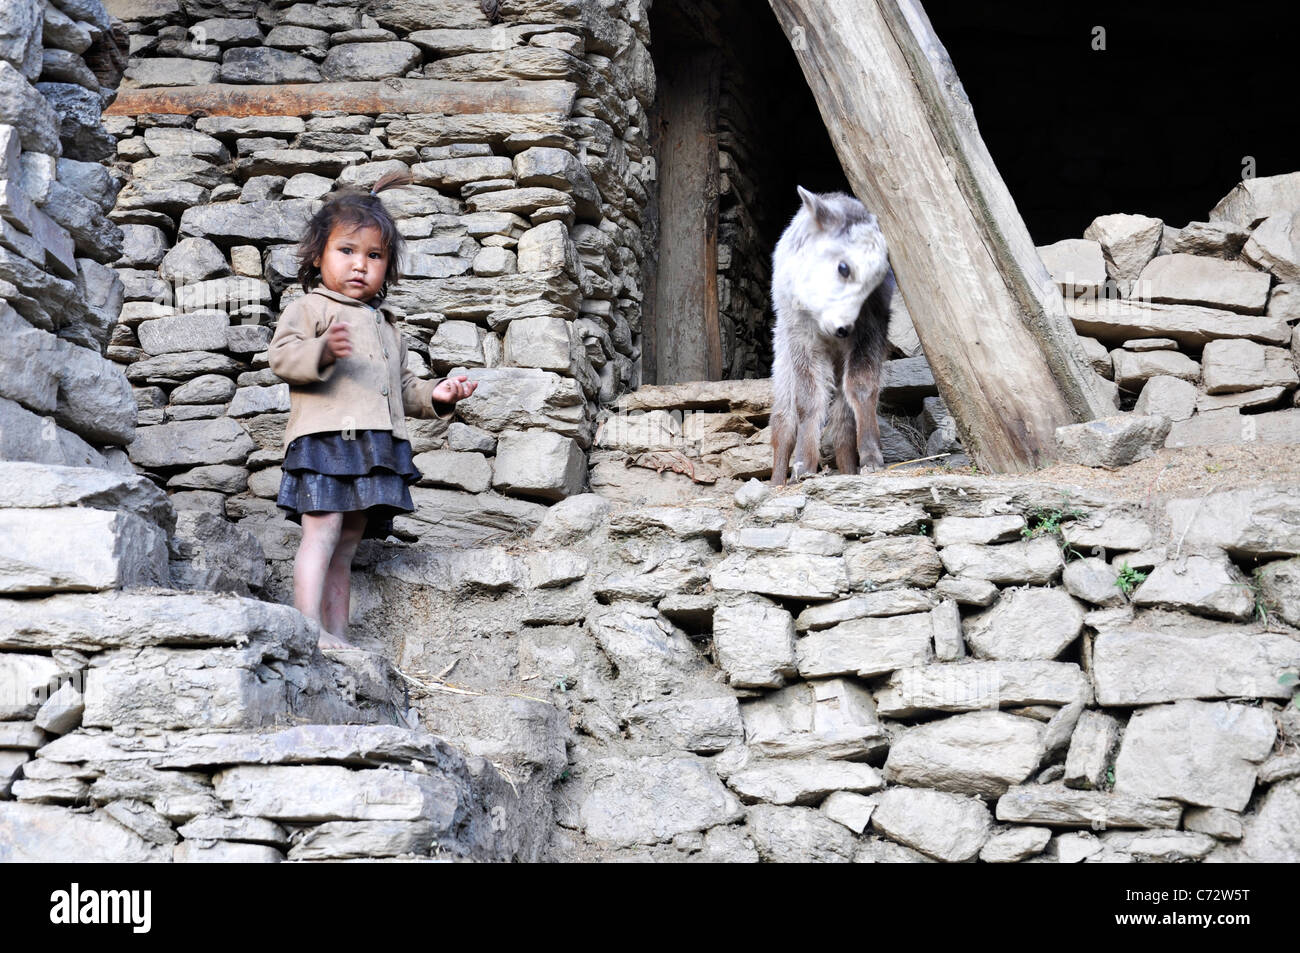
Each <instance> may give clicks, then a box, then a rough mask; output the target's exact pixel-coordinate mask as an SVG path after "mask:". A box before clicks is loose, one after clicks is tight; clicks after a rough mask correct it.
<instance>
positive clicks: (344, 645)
mask: <svg viewBox="0 0 1300 953" xmlns="http://www.w3.org/2000/svg"><path fill="white" fill-rule="evenodd" d="M317 645H319V646H320V648H321V651H324V650H325V649H355V648H356V646H355V645H353V644H352V643H351V642H349V641H348V640H347V639H345V638H344V637H343V636H341V635H334V634H333V633H332V632H329V631H328V630H326V629H324V628H322V629H321V630H320V641H319V642H317Z"/></svg>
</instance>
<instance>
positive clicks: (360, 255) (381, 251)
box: [313, 225, 388, 301]
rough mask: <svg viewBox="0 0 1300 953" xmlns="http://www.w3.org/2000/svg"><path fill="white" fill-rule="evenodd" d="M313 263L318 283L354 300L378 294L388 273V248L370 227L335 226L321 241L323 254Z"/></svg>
mask: <svg viewBox="0 0 1300 953" xmlns="http://www.w3.org/2000/svg"><path fill="white" fill-rule="evenodd" d="M313 264H315V265H316V267H317V268H319V269H320V276H321V284H323V285H324V286H325V287H326V288H328V289H329V290H330V291H337V292H338V293H339V294H345V295H347V296H348V297H349V298H356V299H357V300H358V301H369V300H370V299H371V298H373V297H374V296H375V295H377V294H379V289H380V288H382V287H383V285H384V275H385V274H387V272H388V249H387V248H386V247H384V240H383V233H382V232H380V230H379V229H378V228H377V227H376V226H374V225H359V226H347V225H336V226H334V230H333V231H332V232H330V237H329V238H328V239H326V241H325V252H324V254H322V255H321V257H320V258H318V259H316V261H315V262H313Z"/></svg>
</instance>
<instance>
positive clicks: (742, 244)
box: [643, 0, 851, 383]
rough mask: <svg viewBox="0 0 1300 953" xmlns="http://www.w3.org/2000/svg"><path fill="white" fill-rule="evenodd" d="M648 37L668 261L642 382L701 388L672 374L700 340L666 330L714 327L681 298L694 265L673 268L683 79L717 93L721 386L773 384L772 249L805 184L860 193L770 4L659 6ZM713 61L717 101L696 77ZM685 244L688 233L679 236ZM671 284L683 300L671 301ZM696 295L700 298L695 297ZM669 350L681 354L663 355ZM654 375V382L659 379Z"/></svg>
mask: <svg viewBox="0 0 1300 953" xmlns="http://www.w3.org/2000/svg"><path fill="white" fill-rule="evenodd" d="M650 30H651V37H652V42H651V52H652V55H653V56H654V59H655V66H656V74H657V76H658V81H659V90H660V95H659V97H658V102H657V103H656V109H655V113H654V115H652V117H651V120H652V125H654V126H655V127H656V128H654V129H652V141H653V142H654V143H655V144H656V148H655V154H656V155H657V156H659V157H660V163H659V183H658V184H659V194H658V197H659V199H660V201H661V205H660V208H659V209H658V211H659V213H660V217H659V220H658V223H657V225H658V247H659V249H660V253H661V258H660V262H659V265H660V268H659V272H658V275H657V279H656V283H657V290H656V291H655V293H654V304H653V305H652V307H651V308H650V309H648V320H647V321H646V337H647V339H649V338H650V337H651V336H652V335H653V336H654V337H655V338H656V339H657V340H656V341H648V342H647V352H649V351H651V350H654V348H655V347H656V344H657V345H658V348H659V353H658V355H657V356H656V357H655V358H653V359H650V357H649V354H648V353H647V360H646V361H645V363H644V365H643V375H644V379H645V380H646V381H647V382H658V383H671V382H673V380H686V379H698V378H690V377H681V376H676V377H673V376H672V375H673V374H674V373H675V372H678V369H679V368H680V367H682V366H686V367H689V366H691V365H690V362H689V361H686V360H684V359H683V355H682V354H680V353H679V352H680V350H681V348H682V347H683V346H684V345H685V346H688V347H689V346H691V344H692V342H691V341H690V339H689V337H685V338H684V337H683V335H681V334H677V333H674V330H673V329H670V328H668V327H666V325H670V324H671V325H680V324H685V325H688V326H691V327H694V328H699V327H700V326H701V325H702V324H703V323H704V321H703V312H704V306H703V305H702V304H697V305H696V306H694V307H691V306H684V305H683V300H682V295H681V294H680V291H681V289H682V287H683V286H685V285H687V284H689V283H690V282H692V281H694V280H695V279H696V278H697V276H696V275H694V274H689V273H688V274H686V275H685V276H683V275H682V274H681V273H680V269H681V268H683V267H687V266H688V265H689V261H688V262H687V264H686V265H678V266H675V267H677V268H678V269H679V270H678V272H673V271H672V269H673V268H674V266H673V264H672V262H671V261H670V260H669V259H671V257H672V252H673V249H672V248H671V247H670V245H671V239H670V238H669V235H671V234H674V233H673V232H672V229H671V223H670V222H668V221H666V220H664V218H663V215H662V213H663V212H665V211H666V210H667V211H668V212H669V214H673V213H672V212H671V209H669V208H666V206H671V205H672V204H673V201H674V200H673V199H672V197H671V196H670V193H671V191H672V189H673V188H674V181H675V177H676V176H679V175H683V174H686V175H689V174H690V172H691V169H690V167H689V164H688V165H687V168H686V171H685V172H683V171H682V166H683V163H681V162H679V163H678V164H677V166H674V161H673V159H674V155H673V152H672V148H673V146H672V143H673V139H672V134H671V130H670V129H668V126H669V125H671V122H670V121H669V120H670V118H671V115H676V116H680V115H681V110H680V109H679V108H677V107H675V106H674V99H675V97H680V96H682V95H685V94H686V91H684V90H683V89H682V79H683V77H685V78H687V79H688V81H689V82H690V83H692V84H693V88H694V90H695V94H696V95H699V96H709V95H716V103H715V104H713V106H712V108H713V109H714V115H715V121H714V124H713V129H712V135H713V136H714V137H715V139H716V143H717V151H718V169H717V232H716V245H717V256H716V295H717V300H718V306H717V332H716V333H717V335H718V338H719V342H718V346H719V351H720V374H719V375H718V376H720V377H722V378H724V379H734V378H742V377H766V376H768V374H770V373H771V367H772V340H771V336H772V322H773V320H774V317H773V314H772V308H771V303H770V298H769V295H770V280H771V258H772V248H773V247H774V246H775V244H776V242H777V239H778V238H780V235H781V232H782V230H783V229H784V228H785V226H786V225H787V224H788V223H789V221H790V218H791V216H793V215H794V213H795V211H796V210H797V209H798V207H799V199H798V195H797V194H796V191H795V186H796V185H802V186H804V187H805V188H808V189H811V190H813V191H815V192H830V191H851V190H850V189H849V185H848V182H847V180H846V179H845V177H844V172H843V170H842V169H841V168H840V164H839V159H838V158H837V156H836V155H835V150H834V148H833V147H832V145H831V142H830V137H829V135H828V134H827V132H826V127H825V126H824V125H823V124H822V121H821V115H820V114H819V112H818V110H817V104H816V102H815V101H814V99H813V97H812V93H811V91H810V90H809V89H808V85H807V83H806V82H805V81H804V78H803V72H802V70H801V69H800V67H799V63H798V60H797V59H796V58H795V54H794V51H793V50H792V49H791V48H790V44H789V42H788V41H787V39H786V37H785V34H784V33H783V32H782V30H781V27H780V24H779V23H778V22H777V20H776V17H775V16H774V15H773V14H772V12H771V10H770V8H769V7H768V6H767V4H766V3H755V2H753V0H712V2H700V0H658V2H656V3H655V5H654V6H653V7H652V8H651V18H650ZM705 54H711V55H712V56H713V57H714V58H715V59H714V63H715V68H716V70H717V73H716V76H715V77H714V83H715V87H716V88H715V90H714V92H712V93H710V92H709V87H708V84H707V83H706V82H705V81H704V80H703V79H702V78H701V77H699V76H698V74H697V73H696V72H695V71H696V70H698V68H699V63H700V61H701V58H702V57H703V56H704V55H705ZM678 121H679V122H680V121H682V120H680V119H679V120H678ZM660 147H666V148H667V152H665V148H660ZM666 196H667V198H666ZM709 198H710V197H709V196H697V197H696V198H695V199H694V200H692V201H690V202H687V203H678V207H679V209H680V207H681V205H682V204H685V206H686V208H685V214H690V213H692V212H694V211H698V207H699V205H700V202H701V201H703V202H707V201H709ZM677 214H683V213H682V212H681V211H679V212H678V213H677ZM676 234H678V235H680V234H681V232H680V230H679V231H678V232H677V233H676ZM666 247H667V248H668V251H669V254H668V256H667V257H665V256H664V251H665V248H666ZM687 257H688V258H689V256H687ZM665 265H667V266H668V268H669V271H668V272H666V271H665ZM670 284H671V285H672V288H671V290H672V291H673V292H674V294H672V295H667V294H666V292H667V291H669V287H668V286H669V285H670ZM686 297H687V300H692V299H691V296H690V295H687V296H686ZM665 348H669V349H672V350H673V352H674V353H671V354H665V353H663V351H664V349H665ZM652 365H653V366H655V367H656V372H655V376H651V374H652V371H651V368H652ZM696 366H698V362H697V364H696ZM665 374H667V375H668V377H667V378H666V377H665ZM701 376H703V375H701Z"/></svg>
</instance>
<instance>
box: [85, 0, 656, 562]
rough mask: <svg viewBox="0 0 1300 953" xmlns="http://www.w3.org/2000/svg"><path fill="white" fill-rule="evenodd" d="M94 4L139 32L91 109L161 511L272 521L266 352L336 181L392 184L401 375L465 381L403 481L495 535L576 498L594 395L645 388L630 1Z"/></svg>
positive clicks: (272, 402)
mask: <svg viewBox="0 0 1300 953" xmlns="http://www.w3.org/2000/svg"><path fill="white" fill-rule="evenodd" d="M108 7H109V9H110V11H111V12H113V13H114V14H115V15H117V16H118V17H120V18H121V19H122V20H123V21H125V24H126V29H127V32H128V33H129V34H130V37H131V60H130V64H129V66H128V68H127V70H126V77H127V78H126V80H125V82H124V92H123V94H122V99H121V100H120V101H119V102H118V104H117V106H116V107H115V110H114V113H115V114H114V115H112V116H111V117H110V118H109V120H108V126H109V128H110V130H111V131H112V132H113V134H114V135H116V136H117V137H118V143H117V156H116V160H117V161H116V163H115V165H116V167H117V168H119V169H120V170H121V171H122V172H123V173H124V175H126V176H127V177H128V178H129V183H128V185H127V187H126V188H125V189H123V191H122V193H121V194H120V195H119V196H118V199H117V202H116V205H115V206H114V208H113V210H112V213H111V217H112V218H113V220H114V221H115V222H117V223H119V224H120V225H121V227H122V229H123V231H124V233H125V248H124V253H123V255H122V257H121V258H120V259H119V260H118V262H117V269H118V273H119V275H120V276H121V278H122V281H123V283H124V286H125V298H126V304H125V306H124V308H123V311H122V319H121V321H120V322H119V323H118V324H117V326H116V327H115V329H114V332H113V338H112V341H111V346H110V348H109V350H108V354H109V357H110V358H112V359H113V360H115V361H118V362H120V363H122V364H123V365H125V366H126V371H127V376H128V378H129V379H130V380H131V382H132V384H133V385H134V393H135V396H136V399H137V401H138V403H139V409H140V424H141V429H140V433H139V436H138V439H137V441H136V442H135V444H134V445H133V446H132V451H131V454H132V461H133V462H134V463H135V464H136V465H137V466H138V467H140V468H141V469H142V470H144V471H145V472H148V473H149V474H151V475H152V476H153V477H154V478H156V479H157V480H158V481H159V482H160V483H161V484H164V485H165V486H166V487H167V488H168V490H169V491H171V492H172V495H173V500H174V502H175V504H176V505H177V506H178V507H182V508H187V509H191V508H197V509H201V510H209V511H212V512H216V513H222V514H224V515H226V516H228V517H231V518H235V519H243V518H247V517H250V516H253V517H258V518H259V519H258V520H256V522H260V523H265V522H266V520H265V519H264V518H272V521H274V518H276V517H278V511H276V510H275V507H274V503H273V499H274V497H275V495H276V492H277V490H278V486H279V479H280V471H279V468H278V463H279V461H280V460H281V458H282V453H281V446H280V442H281V436H282V434H283V426H284V422H285V420H286V419H287V411H288V409H289V394H288V387H287V385H285V384H283V383H282V382H280V381H279V380H278V378H276V377H275V376H274V375H273V374H272V373H271V371H270V370H269V368H268V367H267V359H266V352H265V348H266V345H267V342H268V341H269V338H270V335H271V333H272V331H273V328H274V324H275V320H276V317H277V316H278V314H279V312H280V310H281V309H282V308H283V307H284V305H285V304H286V303H287V302H288V301H290V300H292V298H293V297H294V296H295V295H297V294H300V293H301V290H300V289H299V288H298V287H297V286H296V284H295V282H294V275H295V273H296V270H297V262H296V259H295V257H294V255H293V243H294V242H296V241H297V239H298V238H299V237H300V235H301V233H302V230H303V226H304V224H305V222H306V221H307V219H308V217H309V216H310V215H311V214H312V213H313V212H314V211H315V209H316V208H318V207H319V203H320V201H321V199H322V198H323V197H324V196H325V195H327V194H328V193H329V192H331V191H332V190H334V189H335V188H337V187H341V186H362V187H369V186H370V185H372V184H373V183H374V182H375V181H376V180H377V179H378V178H379V177H380V176H381V175H383V174H385V173H388V172H390V171H393V170H398V169H407V170H410V171H411V173H412V174H413V175H414V177H415V182H416V184H415V185H414V186H411V187H406V188H402V189H396V190H392V191H390V192H388V193H385V195H384V202H385V205H386V206H387V207H388V208H389V209H390V210H391V211H392V212H393V214H394V216H395V217H396V218H397V220H398V222H399V227H400V228H401V230H402V232H403V234H404V236H405V237H406V239H407V245H408V251H409V254H408V256H407V259H406V261H405V262H404V271H405V274H406V278H405V279H404V280H403V281H402V282H401V283H400V284H399V285H398V286H397V287H396V288H395V290H394V292H393V294H392V295H391V296H390V300H391V301H392V302H393V303H394V304H395V305H397V306H398V307H399V308H401V309H403V311H404V312H405V315H406V318H405V320H404V321H403V322H402V323H401V325H400V327H401V330H402V332H403V333H404V334H405V336H406V338H407V340H408V342H409V343H410V345H411V354H412V359H411V366H412V368H413V369H414V370H415V371H416V372H417V374H419V375H420V376H427V375H442V374H447V373H453V372H460V373H466V374H468V375H469V376H470V377H471V378H472V379H476V380H479V381H480V382H481V386H480V387H479V390H478V391H477V393H476V394H475V396H474V397H473V398H472V399H470V400H467V401H465V402H463V403H462V404H461V406H460V408H459V411H458V414H457V422H456V423H454V424H453V425H452V426H451V427H450V428H446V427H445V425H443V424H441V423H439V422H434V421H423V422H420V423H418V424H415V425H414V426H413V427H412V431H413V434H412V443H413V445H414V448H415V450H416V452H417V458H416V464H417V466H418V467H419V468H420V469H421V470H422V471H423V472H424V474H425V475H426V479H425V480H424V481H422V486H424V487H428V492H429V493H430V494H432V495H433V496H434V497H436V498H438V500H439V501H440V506H439V507H438V508H439V510H441V511H448V510H454V511H456V512H464V513H477V512H479V511H483V510H487V511H490V515H489V516H487V517H485V519H487V520H488V521H489V522H493V521H495V523H494V526H493V528H500V525H499V524H500V523H502V521H504V522H505V523H506V524H507V525H508V527H509V528H511V529H518V528H523V529H527V528H529V527H531V526H534V525H536V523H537V521H538V519H540V515H541V513H542V512H544V505H545V504H546V503H548V502H551V501H554V500H556V499H560V498H563V497H564V496H566V495H568V494H571V493H574V492H578V491H580V490H582V489H583V487H584V477H585V474H584V466H583V464H584V462H585V450H586V449H587V448H588V447H589V446H590V443H591V438H592V431H593V428H594V420H595V416H596V413H597V410H598V408H599V406H600V404H601V403H602V402H608V401H610V400H612V399H613V398H614V397H615V395H617V394H618V393H620V392H622V391H624V390H626V389H627V388H629V387H632V386H635V384H636V383H637V382H638V380H639V370H638V357H639V353H640V347H639V343H638V342H639V330H640V298H641V290H640V286H639V285H640V277H639V275H640V262H641V259H642V257H643V255H644V253H645V250H644V248H643V247H642V244H641V240H640V229H639V224H638V223H639V219H640V210H641V207H642V206H643V205H644V203H645V201H646V192H645V189H646V185H645V182H643V178H646V177H647V174H646V173H643V172H642V165H641V160H642V158H643V153H644V150H645V147H646V140H645V134H644V128H645V124H646V123H645V113H644V109H645V106H646V105H648V104H649V103H650V101H651V99H652V97H653V95H654V80H653V70H652V68H651V66H650V63H649V58H648V53H647V51H646V43H647V42H648V40H649V35H648V29H647V26H646V23H645V16H644V12H643V10H642V8H641V6H640V4H637V3H631V4H627V3H618V4H605V5H601V4H596V3H579V2H576V0H574V2H561V3H554V2H545V3H543V2H523V3H519V2H515V3H502V4H499V6H498V5H492V7H493V8H494V15H493V16H492V17H489V16H488V14H486V13H484V12H483V9H481V8H480V5H479V4H478V3H477V2H456V3H446V4H437V5H433V6H429V5H427V4H406V3H401V2H393V0H384V2H379V0H375V2H372V3H370V4H368V5H363V6H362V7H358V6H356V5H352V4H348V5H342V4H321V5H312V4H303V3H298V4H289V3H274V4H258V5H256V6H254V5H252V4H244V5H240V4H235V5H229V4H226V5H213V4H204V3H194V2H184V3H182V2H179V0H177V2H167V0H164V2H155V0H110V2H109V3H108ZM210 84H220V85H218V86H211V85H210ZM250 84H260V85H259V86H258V87H257V88H254V86H253V85H250ZM259 89H260V90H263V91H264V92H259V91H258V90H259ZM205 90H206V91H205ZM241 97H242V98H241ZM439 97H441V98H439ZM330 107H336V108H330ZM191 112H193V113H196V114H200V115H198V118H195V115H192V114H191ZM205 112H206V113H210V115H201V114H202V113H205ZM266 113H271V114H270V115H266ZM478 497H482V499H478ZM474 519H476V518H474ZM474 519H471V520H470V522H471V524H472V523H474ZM478 529H479V530H481V529H482V527H478ZM259 531H261V527H259ZM397 531H398V533H399V535H401V536H402V537H403V538H406V539H414V538H419V537H421V536H423V535H427V534H428V533H429V532H430V525H429V523H428V522H427V521H422V520H420V519H399V520H398V525H397ZM452 535H455V536H456V537H457V538H458V539H459V540H460V541H466V539H468V541H469V542H472V541H473V540H474V538H475V530H474V527H471V532H470V533H469V534H468V537H466V534H465V532H464V530H463V527H461V528H456V529H454V530H448V531H447V533H446V538H447V539H448V540H449V539H450V538H451V536H452Z"/></svg>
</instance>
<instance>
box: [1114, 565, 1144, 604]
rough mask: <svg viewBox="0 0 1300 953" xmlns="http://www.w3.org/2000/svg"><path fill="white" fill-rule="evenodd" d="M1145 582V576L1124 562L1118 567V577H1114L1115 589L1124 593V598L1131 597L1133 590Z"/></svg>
mask: <svg viewBox="0 0 1300 953" xmlns="http://www.w3.org/2000/svg"><path fill="white" fill-rule="evenodd" d="M1146 581H1147V574H1146V573H1144V572H1141V571H1140V570H1137V569H1134V568H1133V567H1132V566H1130V565H1129V564H1128V562H1125V563H1124V564H1123V565H1122V566H1120V567H1119V575H1117V576H1116V577H1115V587H1116V588H1117V589H1119V591H1120V592H1122V593H1124V598H1126V599H1127V598H1128V597H1129V596H1131V595H1133V590H1134V589H1136V588H1137V587H1138V586H1140V585H1142V583H1144V582H1146Z"/></svg>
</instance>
